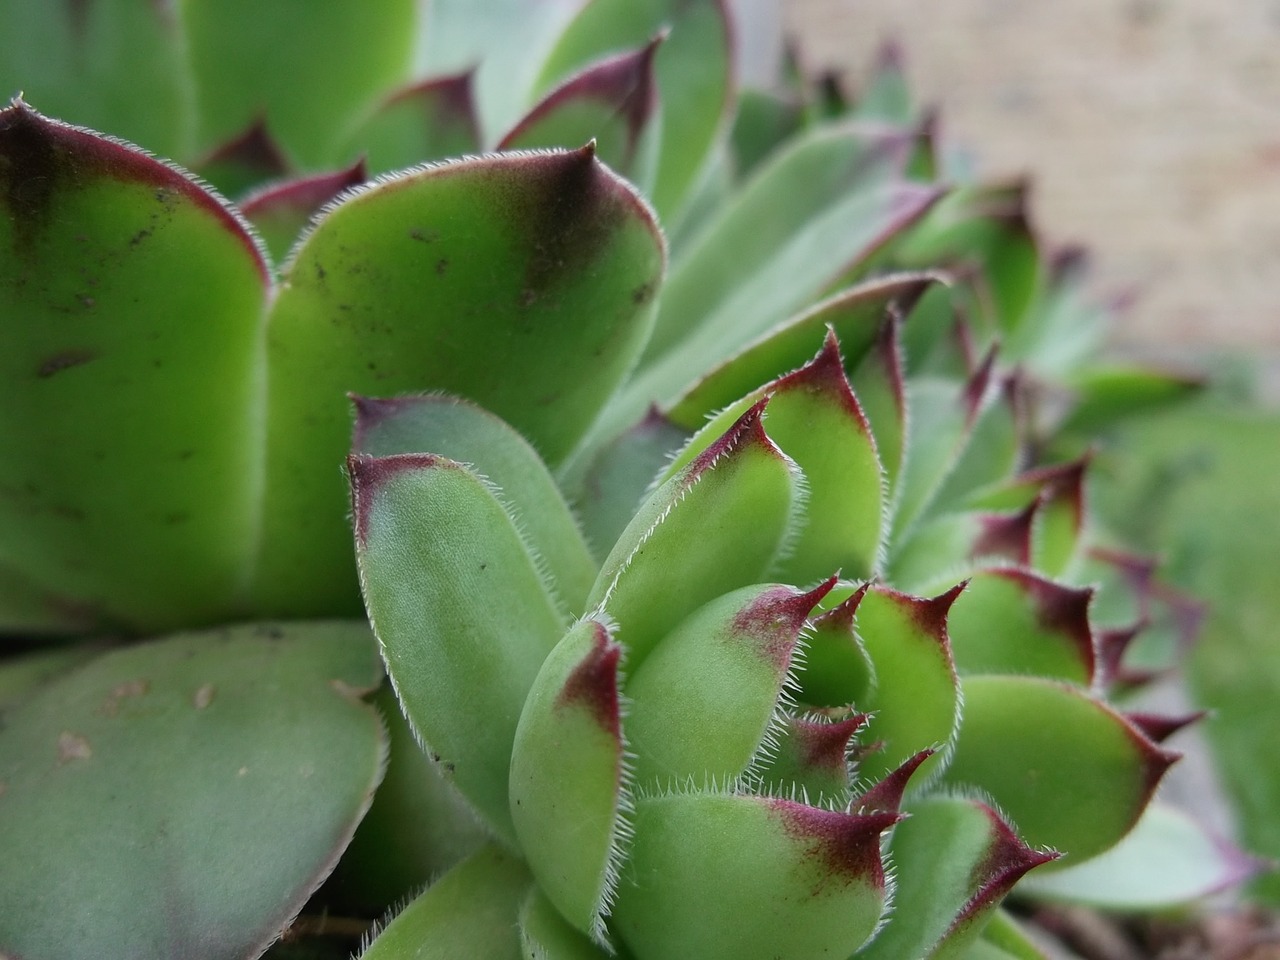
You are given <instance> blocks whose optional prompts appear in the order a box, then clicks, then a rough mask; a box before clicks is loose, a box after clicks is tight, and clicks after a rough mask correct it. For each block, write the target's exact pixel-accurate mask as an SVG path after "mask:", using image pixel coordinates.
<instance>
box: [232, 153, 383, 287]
mask: <svg viewBox="0 0 1280 960" xmlns="http://www.w3.org/2000/svg"><path fill="white" fill-rule="evenodd" d="M365 180H366V172H365V165H364V163H363V162H361V161H357V162H356V164H355V165H354V166H352V167H349V168H348V169H346V170H339V171H337V172H336V173H322V174H317V175H315V176H311V177H302V178H300V179H297V180H289V181H285V182H283V183H276V184H273V185H271V186H269V187H265V188H263V189H262V190H259V191H256V192H255V193H253V194H252V195H251V196H249V197H246V198H245V199H244V200H242V201H241V202H240V204H239V207H240V212H241V213H242V214H244V217H245V219H246V220H248V221H249V222H250V223H252V224H253V225H254V227H255V228H256V229H257V231H258V233H259V235H260V236H261V237H262V239H263V240H264V241H265V242H266V245H267V250H268V251H270V253H271V257H272V259H273V260H275V262H276V263H280V262H282V261H283V260H284V259H285V257H286V256H288V254H289V251H290V250H291V249H292V248H293V245H294V244H295V243H297V241H298V237H299V235H300V234H301V233H302V228H303V227H305V226H306V225H307V223H308V222H309V221H310V220H311V218H312V217H313V216H315V215H316V214H317V213H319V212H320V210H321V209H322V208H323V207H324V206H325V205H326V204H328V203H332V202H333V200H334V199H335V198H336V197H337V196H338V195H339V194H341V193H342V192H343V191H345V190H350V189H352V188H354V187H358V186H359V185H360V184H362V183H364V182H365Z"/></svg>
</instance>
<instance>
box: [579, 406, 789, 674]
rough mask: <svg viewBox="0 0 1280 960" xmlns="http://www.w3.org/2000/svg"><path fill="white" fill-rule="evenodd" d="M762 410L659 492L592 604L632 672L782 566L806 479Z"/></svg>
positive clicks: (609, 564)
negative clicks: (699, 617)
mask: <svg viewBox="0 0 1280 960" xmlns="http://www.w3.org/2000/svg"><path fill="white" fill-rule="evenodd" d="M763 411H764V403H763V402H762V403H760V404H757V405H756V406H755V407H752V408H751V409H750V410H749V411H747V413H745V414H743V416H742V417H741V419H739V421H738V422H737V423H736V424H734V425H733V427H732V428H730V430H729V431H728V432H727V433H725V434H724V436H722V437H721V438H720V440H718V441H717V442H716V443H714V444H712V445H711V446H710V447H708V448H707V449H706V450H705V451H703V453H702V454H700V455H699V456H698V457H697V458H696V459H695V460H694V461H693V462H692V463H690V464H689V465H688V466H687V467H685V469H683V470H682V471H680V472H679V473H678V474H677V475H676V476H674V477H672V478H671V479H670V480H668V481H667V482H666V483H664V484H663V485H662V486H660V487H659V488H658V489H657V490H655V491H654V493H653V494H652V495H651V496H650V497H649V499H648V500H647V501H646V502H645V503H644V505H643V506H641V508H640V510H639V511H638V512H637V513H636V515H635V517H634V518H633V519H632V521H631V523H630V524H629V525H628V526H627V529H626V530H624V531H623V533H622V536H621V537H619V538H618V542H617V543H616V544H615V545H614V548H613V550H612V552H611V553H610V554H609V556H608V557H607V558H606V560H605V562H604V565H603V567H602V568H601V571H600V576H599V578H598V579H597V580H596V584H595V586H594V587H593V588H592V590H591V596H590V597H589V598H588V600H587V605H588V607H589V608H593V607H595V606H597V605H600V606H603V607H604V609H605V610H606V611H607V612H608V614H609V615H610V616H611V617H613V618H614V620H615V621H616V622H617V623H618V624H619V631H618V639H619V640H620V641H621V642H622V643H623V645H624V646H626V648H627V658H628V663H629V664H630V665H631V669H637V668H638V667H639V666H640V664H641V663H642V662H643V661H644V658H645V656H646V655H647V654H648V653H649V651H650V650H651V649H653V647H654V646H655V645H656V644H657V643H658V642H659V641H660V640H661V639H662V638H663V637H664V636H666V635H667V634H668V633H669V632H670V631H671V630H672V629H673V628H674V627H675V626H676V624H678V623H679V622H680V621H682V620H683V619H684V618H685V617H686V616H688V615H689V614H690V613H692V612H693V611H694V610H696V609H698V608H699V607H701V606H702V605H703V604H704V603H706V602H708V601H709V600H711V599H712V598H714V597H717V596H720V595H721V594H723V593H726V592H728V591H729V590H733V589H735V588H737V587H741V586H745V585H747V584H750V583H757V582H759V581H760V580H762V579H764V578H765V575H766V573H767V571H768V570H769V569H770V568H771V567H772V566H773V565H774V563H775V562H776V560H777V558H778V555H779V552H780V551H781V550H782V548H783V546H784V544H785V542H786V539H787V536H788V534H789V532H790V531H791V529H792V527H793V524H794V514H795V508H796V498H797V483H798V479H797V473H796V470H795V465H794V464H793V463H792V462H791V461H790V460H788V459H787V458H786V457H785V456H784V455H783V454H782V453H781V452H780V451H779V450H778V448H777V447H775V446H774V445H773V443H772V441H770V440H769V437H768V436H767V435H766V434H765V432H764V428H763V426H762V425H761V422H760V421H761V416H762V414H763ZM655 597H661V598H662V602H661V603H655V602H654V598H655Z"/></svg>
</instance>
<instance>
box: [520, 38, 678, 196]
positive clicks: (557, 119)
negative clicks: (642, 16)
mask: <svg viewBox="0 0 1280 960" xmlns="http://www.w3.org/2000/svg"><path fill="white" fill-rule="evenodd" d="M661 42H662V37H661V35H660V36H659V37H658V38H657V39H655V40H653V41H651V42H650V43H649V44H648V45H647V46H645V47H642V48H640V49H638V50H634V51H629V52H627V53H621V54H617V55H615V56H612V57H608V58H606V59H604V60H600V61H597V62H596V63H593V64H591V65H590V66H588V67H586V68H585V69H584V70H582V71H581V72H580V73H576V74H574V75H573V76H572V77H570V78H569V79H568V80H566V81H565V82H564V83H562V84H561V85H560V86H558V87H556V88H555V89H554V90H552V91H551V92H550V93H548V94H547V95H546V96H545V97H544V98H543V99H542V100H540V101H539V102H538V104H537V105H536V106H535V107H534V108H533V109H532V110H530V111H529V113H527V114H526V115H525V116H524V117H523V118H521V120H520V122H519V123H517V124H516V125H515V127H514V128H512V129H511V131H510V132H509V133H507V135H506V136H504V137H503V138H502V139H501V140H500V141H499V142H498V149H500V150H519V149H529V148H533V147H560V146H567V145H573V144H579V143H586V142H587V141H588V140H594V141H595V144H596V151H597V153H598V154H599V156H600V158H601V159H602V160H604V161H605V162H606V163H608V164H609V166H611V167H612V168H613V169H615V170H617V171H618V172H619V173H621V174H623V175H624V176H626V177H627V179H629V180H630V181H632V182H633V183H635V184H637V185H638V186H641V187H642V188H643V187H645V186H647V185H649V183H650V181H651V180H652V178H653V175H654V172H655V171H654V170H653V167H654V164H655V162H656V158H655V157H654V156H653V153H654V148H655V147H657V146H658V144H659V142H660V141H659V139H658V137H659V136H660V133H659V131H658V128H657V123H658V122H659V117H660V116H661V115H660V114H659V113H658V101H657V81H656V78H655V77H654V72H653V71H654V67H653V62H654V57H655V55H656V54H657V52H658V49H659V46H660V44H661Z"/></svg>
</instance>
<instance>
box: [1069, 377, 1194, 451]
mask: <svg viewBox="0 0 1280 960" xmlns="http://www.w3.org/2000/svg"><path fill="white" fill-rule="evenodd" d="M1071 387H1072V389H1073V390H1074V391H1075V393H1076V402H1075V405H1074V406H1073V407H1072V408H1071V413H1070V414H1069V415H1068V416H1067V419H1066V420H1065V421H1064V422H1063V424H1062V426H1061V427H1060V428H1059V429H1061V430H1062V431H1064V432H1073V433H1079V434H1084V435H1090V434H1096V433H1097V432H1098V431H1099V430H1101V429H1104V428H1108V427H1112V426H1114V425H1115V424H1116V423H1117V422H1118V421H1120V420H1127V419H1129V418H1131V417H1134V416H1144V415H1146V416H1149V415H1150V414H1151V413H1152V412H1153V411H1158V410H1162V409H1164V408H1166V407H1169V406H1172V405H1174V404H1176V403H1179V402H1180V401H1183V400H1186V399H1188V398H1189V397H1192V396H1194V395H1195V394H1197V393H1198V392H1199V391H1200V390H1202V389H1203V387H1204V382H1203V381H1202V380H1200V379H1197V378H1195V377H1191V376H1187V375H1181V374H1175V373H1169V372H1165V371H1162V370H1150V369H1146V368H1143V367H1137V366H1132V365H1130V366H1120V365H1115V364H1112V365H1101V364H1095V365H1091V366H1090V367H1089V368H1088V369H1087V370H1085V371H1083V372H1082V373H1081V374H1080V375H1079V376H1078V377H1076V378H1074V381H1073V382H1072V384H1071Z"/></svg>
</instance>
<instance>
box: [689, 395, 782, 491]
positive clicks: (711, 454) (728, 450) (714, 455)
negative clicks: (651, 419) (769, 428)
mask: <svg viewBox="0 0 1280 960" xmlns="http://www.w3.org/2000/svg"><path fill="white" fill-rule="evenodd" d="M769 399H770V398H769V397H767V396H766V397H762V398H761V399H760V400H757V401H756V402H755V403H753V404H752V405H751V407H750V408H748V410H747V411H746V412H745V413H743V414H742V416H740V417H739V418H738V419H737V420H735V421H734V423H733V426H731V427H730V428H729V429H728V430H726V431H725V432H724V433H722V434H721V435H720V436H719V437H718V438H717V439H716V440H715V441H713V442H712V443H711V445H710V446H708V447H707V448H706V449H705V450H703V451H702V452H701V453H700V454H698V455H697V457H695V458H694V459H693V461H692V462H690V464H689V466H688V467H687V468H686V475H687V476H689V477H690V478H692V477H697V476H700V475H701V474H702V473H704V472H705V471H707V470H709V469H711V467H712V466H713V465H714V464H715V463H717V462H718V461H719V460H720V459H721V458H722V457H725V456H728V455H730V454H732V453H735V452H737V451H739V450H742V449H743V448H746V447H749V446H753V445H755V446H761V447H763V448H764V449H766V450H769V451H771V452H772V454H773V455H774V456H777V457H778V458H779V459H781V458H782V456H783V454H782V451H781V450H779V449H778V448H777V446H776V445H775V444H774V442H773V441H772V440H770V439H769V435H768V434H767V433H766V432H765V429H764V412H765V409H766V408H767V407H768V405H769Z"/></svg>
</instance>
